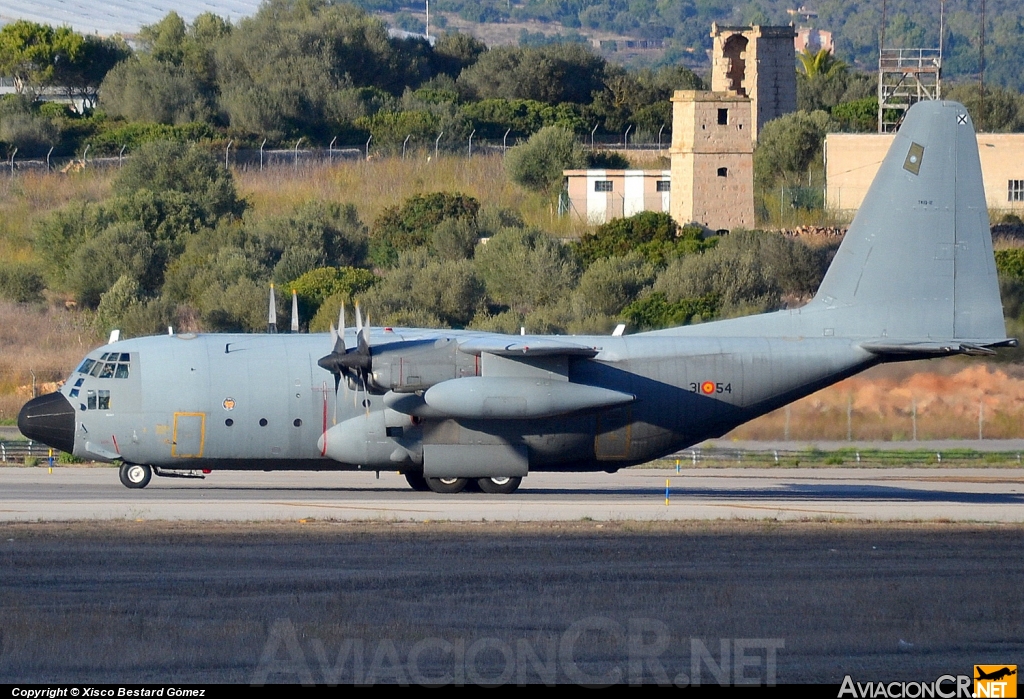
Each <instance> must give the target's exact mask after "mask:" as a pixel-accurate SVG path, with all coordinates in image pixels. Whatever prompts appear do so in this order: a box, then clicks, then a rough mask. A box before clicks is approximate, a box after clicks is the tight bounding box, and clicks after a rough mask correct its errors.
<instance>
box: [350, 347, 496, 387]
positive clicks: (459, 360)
mask: <svg viewBox="0 0 1024 699" xmlns="http://www.w3.org/2000/svg"><path fill="white" fill-rule="evenodd" d="M477 362H478V359H477V357H475V356H474V355H471V354H465V353H463V352H459V344H458V342H456V341H455V339H454V338H450V337H442V338H439V339H437V340H408V341H405V342H395V343H391V344H383V345H376V346H375V347H374V348H373V360H372V367H371V369H370V384H371V386H372V387H373V388H374V389H376V390H378V391H395V392H396V393H412V392H414V391H423V390H426V389H428V388H430V387H431V386H433V385H435V384H439V383H441V382H442V381H449V380H451V379H457V378H460V377H463V376H475V375H476V374H477Z"/></svg>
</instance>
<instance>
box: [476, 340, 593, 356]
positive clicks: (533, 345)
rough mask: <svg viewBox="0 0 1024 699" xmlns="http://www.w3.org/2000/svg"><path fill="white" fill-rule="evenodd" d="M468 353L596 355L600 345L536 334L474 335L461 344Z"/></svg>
mask: <svg viewBox="0 0 1024 699" xmlns="http://www.w3.org/2000/svg"><path fill="white" fill-rule="evenodd" d="M459 351H460V352H465V353H466V354H475V355H477V356H479V355H480V354H482V353H484V352H486V353H487V354H494V355H498V356H501V357H531V356H532V357H551V356H572V357H596V356H597V353H598V352H600V351H601V348H600V347H589V346H587V345H581V344H579V343H576V342H568V341H566V340H561V339H557V338H550V337H540V336H536V335H491V336H481V337H473V338H470V339H468V340H466V341H465V342H462V343H460V344H459Z"/></svg>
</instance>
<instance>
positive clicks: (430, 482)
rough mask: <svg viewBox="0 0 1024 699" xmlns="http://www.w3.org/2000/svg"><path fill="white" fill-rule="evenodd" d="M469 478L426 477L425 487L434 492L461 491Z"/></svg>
mask: <svg viewBox="0 0 1024 699" xmlns="http://www.w3.org/2000/svg"><path fill="white" fill-rule="evenodd" d="M467 483H469V480H468V479H466V478H428V479H427V487H428V488H430V489H431V490H433V491H434V492H435V493H461V492H462V491H463V490H464V489H465V487H466V484H467Z"/></svg>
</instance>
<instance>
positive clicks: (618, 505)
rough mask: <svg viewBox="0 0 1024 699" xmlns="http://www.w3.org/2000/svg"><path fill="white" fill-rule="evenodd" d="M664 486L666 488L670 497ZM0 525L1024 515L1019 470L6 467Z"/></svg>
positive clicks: (0, 487) (1006, 518)
mask: <svg viewBox="0 0 1024 699" xmlns="http://www.w3.org/2000/svg"><path fill="white" fill-rule="evenodd" d="M666 485H667V489H668V493H667V494H668V498H667V501H666ZM0 492H2V493H3V497H2V499H0V521H9V522H10V521H75V520H176V521H289V520H290V521H296V520H349V521H352V520H370V521H418V522H423V521H497V522H531V521H536V522H539V521H573V520H586V519H592V520H596V521H618V520H640V521H669V520H718V519H740V520H759V519H765V520H851V521H876V522H888V521H956V522H1024V470H1022V469H1019V468H967V469H952V468H899V469H880V468H799V469H798V468H775V469H763V468H730V469H683V470H682V471H680V472H678V473H677V472H676V470H675V469H671V468H670V469H657V468H632V469H625V470H623V471H620V472H618V473H616V474H608V473H590V474H577V473H569V474H559V473H534V474H531V475H530V476H528V477H527V478H526V479H524V481H523V485H522V487H521V488H520V490H519V491H518V492H517V493H515V494H514V495H511V496H509V495H484V494H481V493H469V492H466V493H460V494H458V495H437V494H435V493H417V492H414V491H412V490H411V489H410V488H409V487H408V486H407V484H406V482H405V479H404V477H402V476H401V475H398V474H396V473H393V472H385V473H381V474H380V478H379V479H376V478H375V477H374V474H373V473H352V472H330V473H328V472H318V473H307V472H274V473H264V472H255V473H245V472H237V471H231V472H228V471H224V472H215V473H213V474H210V475H209V476H207V478H206V479H205V480H181V479H168V478H159V477H156V476H154V478H153V481H152V483H151V484H150V485H149V486H148V487H147V488H146V489H144V490H129V489H127V488H125V487H123V486H122V485H121V484H120V482H119V481H118V477H117V471H116V470H115V469H113V468H75V467H58V468H54V469H53V471H52V473H50V472H48V469H47V468H46V467H41V468H40V467H36V468H3V469H0Z"/></svg>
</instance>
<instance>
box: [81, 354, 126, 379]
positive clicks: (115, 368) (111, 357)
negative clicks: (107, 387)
mask: <svg viewBox="0 0 1024 699" xmlns="http://www.w3.org/2000/svg"><path fill="white" fill-rule="evenodd" d="M130 362H131V359H130V357H129V354H128V352H104V353H103V354H102V355H100V358H99V359H98V360H96V359H86V360H85V361H83V362H82V364H81V366H79V367H78V372H79V373H81V374H88V375H89V376H95V377H97V378H101V379H127V378H128V375H129V374H130V373H131V363H130Z"/></svg>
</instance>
